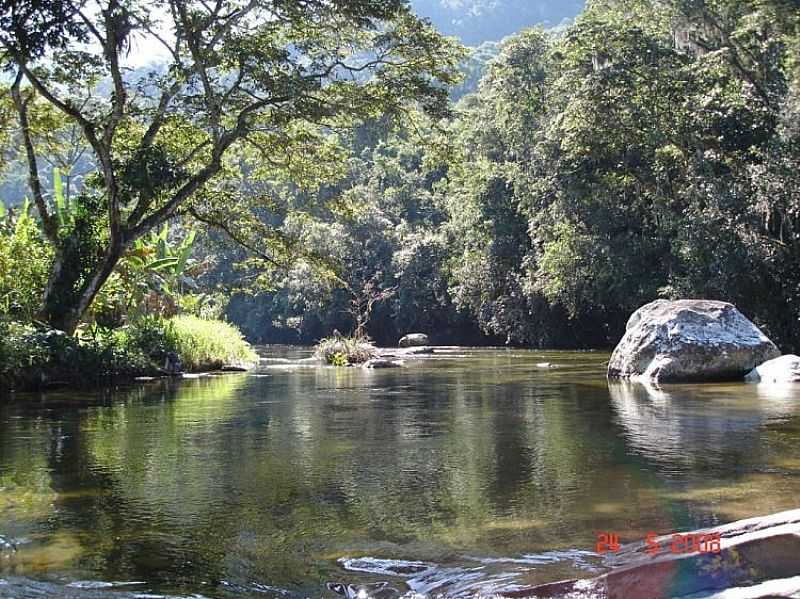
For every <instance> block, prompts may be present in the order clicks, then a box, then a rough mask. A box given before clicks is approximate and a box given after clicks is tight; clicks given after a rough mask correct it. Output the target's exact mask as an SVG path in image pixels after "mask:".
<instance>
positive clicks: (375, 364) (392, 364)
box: [364, 358, 403, 369]
mask: <svg viewBox="0 0 800 599" xmlns="http://www.w3.org/2000/svg"><path fill="white" fill-rule="evenodd" d="M402 365H403V364H402V362H397V361H395V360H387V359H384V358H373V359H372V360H369V361H368V362H364V368H373V369H379V368H400V367H401V366H402Z"/></svg>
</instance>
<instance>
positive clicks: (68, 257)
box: [39, 239, 122, 335]
mask: <svg viewBox="0 0 800 599" xmlns="http://www.w3.org/2000/svg"><path fill="white" fill-rule="evenodd" d="M75 247H76V240H73V239H67V240H65V242H64V245H63V246H62V247H60V248H59V249H58V251H57V252H56V257H55V260H54V262H53V268H52V270H51V272H50V279H49V280H48V282H47V288H46V289H45V292H44V300H43V302H42V310H41V312H40V314H39V318H40V319H41V320H43V321H44V322H46V323H47V324H49V325H50V326H51V327H53V328H55V329H59V330H62V331H64V332H65V333H67V334H69V335H72V334H73V333H74V332H75V329H76V328H77V327H78V324H79V323H80V320H81V318H82V317H83V315H84V314H85V313H86V310H88V309H89V306H91V305H92V301H94V298H95V297H96V296H97V293H98V292H99V291H100V289H101V288H102V287H103V285H104V284H105V282H106V281H107V280H108V277H109V276H111V273H113V272H114V268H115V267H116V265H117V263H118V262H119V259H120V257H121V256H122V245H121V244H119V243H117V244H115V247H110V248H108V249H107V250H106V252H105V254H104V256H103V257H102V258H101V259H100V261H99V262H97V264H96V265H95V266H94V267H93V268H91V267H90V269H86V270H88V274H86V275H84V274H83V273H84V272H85V271H84V268H85V266H86V265H83V264H81V263H80V258H81V256H80V255H79V254H78V253H77V252H76V250H75V249H74V248H75Z"/></svg>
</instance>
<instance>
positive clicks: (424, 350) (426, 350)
mask: <svg viewBox="0 0 800 599" xmlns="http://www.w3.org/2000/svg"><path fill="white" fill-rule="evenodd" d="M432 353H433V348H432V347H427V346H421V347H408V348H406V349H404V350H403V351H402V352H401V355H403V356H426V355H431V354H432Z"/></svg>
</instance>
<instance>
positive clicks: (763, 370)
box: [747, 354, 800, 384]
mask: <svg viewBox="0 0 800 599" xmlns="http://www.w3.org/2000/svg"><path fill="white" fill-rule="evenodd" d="M747 380H748V381H753V382H760V383H777V384H780V383H800V357H798V356H794V355H791V354H789V355H788V356H781V357H780V358H775V359H774V360H770V361H769V362H764V363H763V364H762V365H761V366H758V367H757V368H755V369H754V370H753V371H752V372H750V374H748V375H747Z"/></svg>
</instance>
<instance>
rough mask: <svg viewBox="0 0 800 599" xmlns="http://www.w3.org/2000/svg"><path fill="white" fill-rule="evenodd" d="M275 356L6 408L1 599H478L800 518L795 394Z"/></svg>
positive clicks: (596, 362) (488, 357) (425, 363)
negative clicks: (615, 543)
mask: <svg viewBox="0 0 800 599" xmlns="http://www.w3.org/2000/svg"><path fill="white" fill-rule="evenodd" d="M260 351H261V354H262V356H263V360H262V363H261V366H260V367H259V368H258V369H257V370H256V371H254V372H252V373H247V374H228V375H224V376H213V377H206V378H198V379H187V380H181V381H169V382H166V381H155V382H152V383H147V384H144V385H139V386H136V387H132V388H127V389H122V390H117V391H114V392H103V393H75V392H58V393H50V394H47V395H22V394H19V395H16V396H13V397H11V398H9V399H6V400H2V401H0V597H11V596H13V597H27V596H30V597H41V596H56V597H59V596H60V597H100V596H109V595H110V596H112V597H117V596H119V597H124V596H131V597H133V596H138V597H143V596H148V597H153V596H168V597H190V596H202V597H239V596H248V597H249V596H257V597H331V598H333V597H337V596H341V594H342V593H347V592H349V593H350V594H355V595H357V594H358V592H359V591H361V596H362V597H365V596H374V597H398V596H401V595H406V596H409V597H411V596H414V593H416V594H418V595H426V596H435V595H437V594H438V595H444V596H448V597H474V596H475V595H476V594H482V595H490V594H491V593H494V592H501V591H504V590H505V591H509V590H514V589H518V588H521V587H526V586H530V585H533V584H537V583H543V582H549V581H553V580H558V579H563V578H568V577H589V576H596V575H597V574H598V573H601V572H603V571H604V568H605V562H604V560H605V556H603V555H599V554H597V553H596V552H595V549H596V542H597V538H598V536H597V535H598V533H600V532H606V533H614V534H617V535H619V538H620V541H621V542H622V543H625V542H632V541H641V540H642V539H644V538H645V536H646V535H647V533H648V532H650V531H654V532H658V533H659V534H663V533H670V532H673V531H685V530H691V529H695V528H699V527H704V526H711V525H716V524H721V523H725V522H730V521H733V520H737V519H740V518H745V517H750V516H756V515H763V514H768V513H772V512H777V511H780V510H784V509H792V508H797V507H800V385H796V386H795V387H783V388H781V387H777V388H770V387H765V386H760V385H749V384H744V383H742V384H728V385H702V386H701V385H675V386H670V387H665V388H662V389H652V388H647V387H644V386H640V385H623V384H612V385H609V383H608V382H607V381H606V379H605V375H604V364H605V362H606V360H607V359H608V355H607V354H603V353H596V352H537V351H525V350H517V349H466V348H447V349H444V350H440V351H439V352H438V353H437V354H435V355H434V356H430V357H423V358H420V359H417V360H413V361H409V362H407V364H406V366H405V367H404V368H402V369H394V370H375V371H371V370H365V369H362V368H327V367H318V366H312V365H309V364H307V363H303V362H298V360H300V359H302V358H306V357H308V356H309V355H310V350H309V349H304V348H287V347H270V348H261V349H260ZM348 588H349V590H348ZM112 591H113V592H112Z"/></svg>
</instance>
